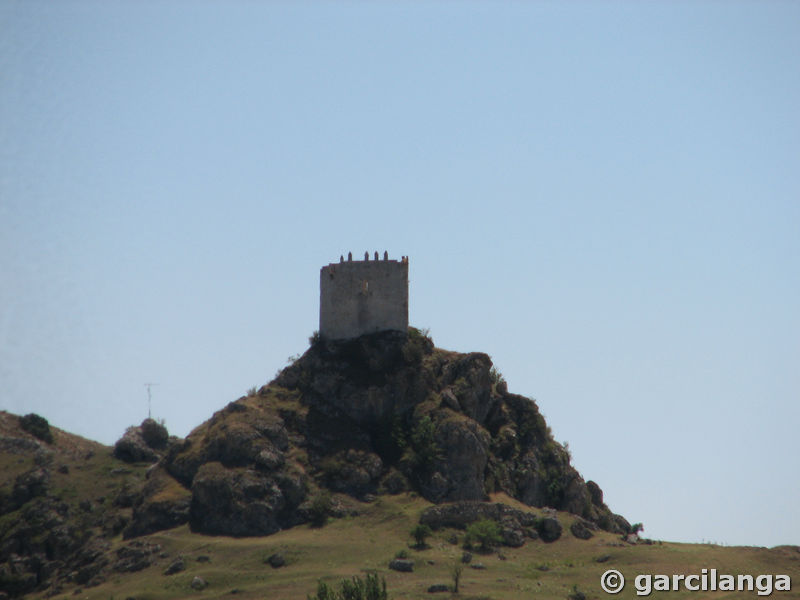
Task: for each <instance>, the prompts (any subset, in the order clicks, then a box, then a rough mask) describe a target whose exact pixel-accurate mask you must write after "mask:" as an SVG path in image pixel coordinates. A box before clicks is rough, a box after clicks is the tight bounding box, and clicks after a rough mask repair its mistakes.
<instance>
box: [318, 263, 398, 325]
mask: <svg viewBox="0 0 800 600" xmlns="http://www.w3.org/2000/svg"><path fill="white" fill-rule="evenodd" d="M407 330H408V257H407V256H403V257H402V258H401V259H400V260H389V257H388V253H387V252H384V253H383V258H382V259H379V258H378V253H377V252H375V254H374V259H372V260H370V256H369V253H365V255H364V260H353V259H352V253H348V256H347V260H345V258H344V256H341V257H340V258H339V262H338V263H331V264H329V265H327V266H325V267H322V268H321V269H320V303H319V333H320V336H321V337H323V338H326V339H333V340H338V339H349V338H354V337H358V336H360V335H363V334H365V333H375V332H378V331H401V332H404V333H405V332H406V331H407Z"/></svg>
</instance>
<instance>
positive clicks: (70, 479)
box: [0, 328, 631, 596]
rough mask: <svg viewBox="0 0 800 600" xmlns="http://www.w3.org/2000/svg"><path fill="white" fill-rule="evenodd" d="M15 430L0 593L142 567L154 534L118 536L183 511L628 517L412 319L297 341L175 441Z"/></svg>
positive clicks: (479, 374) (537, 424) (195, 525)
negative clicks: (111, 441) (382, 328)
mask: <svg viewBox="0 0 800 600" xmlns="http://www.w3.org/2000/svg"><path fill="white" fill-rule="evenodd" d="M45 425H46V422H45ZM40 426H41V424H40ZM34 429H35V424H34ZM40 429H41V427H40ZM31 431H32V430H31V428H30V424H29V425H28V429H27V430H26V429H25V428H24V427H23V425H22V421H20V420H19V418H17V417H14V416H13V415H8V414H7V413H4V414H3V419H2V431H0V433H1V434H2V438H0V443H1V444H2V450H3V460H4V463H5V464H4V468H5V469H6V470H5V471H4V477H3V486H2V487H0V513H2V516H0V560H1V561H2V562H3V564H2V565H1V566H0V590H2V592H0V594H2V593H6V594H8V595H10V596H18V595H21V594H25V593H27V592H30V591H34V590H44V589H49V591H50V593H58V592H59V591H60V590H61V589H62V588H63V587H64V586H66V585H76V584H77V585H84V586H86V585H88V586H95V585H99V584H101V583H102V582H103V581H105V580H106V579H107V577H108V576H109V574H110V573H114V572H116V573H122V572H125V571H126V570H131V571H134V570H138V569H142V568H146V567H147V566H148V565H150V564H152V563H153V561H155V560H157V559H156V557H157V555H158V549H157V548H155V547H154V546H152V545H151V544H149V543H148V542H146V541H139V540H135V539H134V538H140V537H141V536H145V535H148V534H152V533H154V532H158V531H162V530H166V529H169V528H174V527H176V526H179V525H183V524H186V523H188V525H189V526H190V528H191V530H192V531H194V532H197V533H203V534H221V535H229V536H237V537H244V536H269V535H272V534H275V533H276V532H279V531H281V530H286V529H289V528H292V527H294V526H297V525H300V524H303V523H309V522H310V523H321V522H324V521H325V520H326V519H327V518H328V517H329V516H333V517H337V516H344V515H348V514H349V515H353V514H358V513H359V512H360V511H362V510H363V507H365V506H368V505H369V503H371V502H373V501H374V500H375V499H376V497H380V496H381V495H395V494H400V493H409V492H410V493H413V494H418V495H419V496H421V497H422V498H424V499H426V500H428V501H430V502H432V503H434V504H439V505H441V507H440V509H436V510H429V511H426V513H425V514H424V515H423V516H422V521H423V522H425V523H429V524H430V525H431V526H433V527H434V528H436V527H464V526H466V524H468V522H469V521H470V520H477V519H485V518H488V519H492V520H495V521H497V522H498V523H501V524H502V525H503V530H502V534H503V539H504V541H505V543H506V544H507V545H509V546H520V545H522V544H523V543H524V539H525V536H527V537H528V538H537V537H541V538H542V539H544V540H545V541H551V540H552V539H556V538H557V537H558V536H559V535H560V533H561V526H560V525H559V524H558V523H555V524H553V523H548V522H546V519H535V518H533V517H532V516H531V515H530V514H527V513H525V512H524V511H522V512H520V510H519V509H513V510H512V509H511V508H509V507H507V506H504V505H502V504H496V503H494V504H492V503H487V504H474V503H475V502H482V501H486V500H489V498H490V495H494V496H495V497H497V496H498V495H500V496H502V497H507V498H509V499H513V500H514V501H518V502H519V503H520V505H521V506H526V505H527V506H530V507H550V508H552V509H556V510H559V511H566V512H569V513H572V514H573V515H574V516H575V522H574V523H573V533H574V535H575V536H576V537H581V536H582V535H586V536H587V537H588V536H591V533H590V531H592V530H594V531H597V530H598V529H600V530H605V531H607V532H611V533H616V534H622V535H626V534H628V533H630V532H631V528H630V525H629V524H628V522H627V521H626V520H625V519H624V518H622V517H621V516H619V515H615V514H613V513H612V512H611V511H610V510H609V508H608V507H607V506H606V505H605V504H604V503H603V494H602V491H601V490H600V488H599V486H597V484H595V483H593V482H591V481H589V482H585V481H584V479H583V478H582V477H581V476H580V474H579V473H578V472H577V471H575V469H574V468H573V467H572V466H571V465H570V463H569V454H568V452H567V451H566V450H565V449H564V448H563V447H562V446H561V445H560V444H558V443H557V442H555V441H554V440H553V437H552V435H551V433H550V430H549V428H548V427H547V424H546V423H545V420H544V418H543V417H542V415H541V414H540V412H539V410H538V408H537V406H536V403H535V402H534V401H533V400H531V399H529V398H525V397H523V396H519V395H516V394H512V393H509V391H508V389H507V386H506V383H505V381H504V380H503V378H502V377H501V376H500V375H499V372H498V371H497V370H496V369H495V368H494V367H493V365H492V362H491V360H490V358H489V357H488V356H487V355H486V354H481V353H470V354H461V353H456V352H450V351H446V350H442V349H438V348H435V347H434V345H433V342H432V341H431V339H430V338H428V337H427V336H426V335H424V334H423V333H422V332H420V331H418V330H416V329H413V328H412V329H410V330H409V333H408V335H404V334H399V333H393V332H386V333H380V334H374V335H368V336H362V337H361V338H358V339H355V340H348V341H343V342H335V343H334V342H326V341H323V340H320V339H317V338H313V339H312V343H311V346H310V348H309V349H308V350H307V351H306V353H305V354H304V355H303V356H302V357H300V358H299V359H297V360H296V361H294V363H293V364H291V365H290V366H288V367H287V368H285V369H284V370H283V371H282V372H280V373H279V374H278V376H277V377H276V378H275V379H274V380H273V381H272V382H271V383H269V384H267V385H265V386H264V387H262V388H261V389H260V390H258V391H254V393H252V394H250V395H248V396H246V397H242V398H240V399H238V400H236V401H235V402H232V403H230V404H229V405H228V406H226V407H225V408H224V409H222V410H220V411H219V412H217V413H216V414H214V416H213V417H212V418H211V419H209V420H208V421H207V422H205V423H203V424H202V425H200V426H199V427H197V428H196V429H195V430H194V431H192V433H191V434H190V435H189V436H188V437H187V438H186V439H178V438H174V437H172V438H171V437H169V436H168V435H167V432H166V429H164V428H163V427H162V426H160V425H159V424H157V423H155V422H153V421H145V422H144V423H142V425H141V426H140V427H133V428H130V429H129V430H128V431H127V432H126V433H125V435H124V436H123V437H122V438H121V439H120V440H119V441H118V442H117V444H116V446H115V448H114V451H113V456H112V453H111V451H110V449H107V448H105V447H103V446H100V445H99V444H94V443H92V442H88V441H86V440H81V439H80V438H77V437H76V436H70V435H69V434H66V433H64V432H60V431H58V430H55V429H54V428H53V430H52V431H53V432H54V433H55V435H54V436H53V439H51V440H49V441H48V440H47V439H46V436H44V437H42V436H41V435H39V436H37V435H35V433H36V431H34V432H33V433H31ZM451 503H457V504H451ZM448 507H449V508H448ZM470 515H472V516H470ZM473 517H474V518H473ZM552 520H554V519H552ZM576 524H577V529H575V528H574V527H575V525H576ZM537 529H538V533H537ZM120 536H121V539H120ZM113 540H120V541H119V542H118V543H117V542H113V543H112V541H113ZM115 544H116V545H115ZM119 544H122V545H119Z"/></svg>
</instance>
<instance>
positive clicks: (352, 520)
mask: <svg viewBox="0 0 800 600" xmlns="http://www.w3.org/2000/svg"><path fill="white" fill-rule="evenodd" d="M497 500H502V501H506V500H507V499H506V498H497ZM508 503H509V504H512V503H513V501H511V500H508ZM427 506H429V504H428V503H427V502H426V501H425V500H422V499H420V498H417V497H412V496H411V495H407V494H406V495H400V496H384V497H381V498H380V499H378V500H377V501H376V502H374V503H372V504H364V505H361V506H360V508H361V509H362V513H361V514H360V515H359V516H356V517H348V518H344V519H338V520H333V521H331V522H330V523H329V524H328V525H326V526H325V527H324V528H322V529H313V528H310V527H308V526H301V527H297V528H294V529H291V530H288V531H282V532H280V533H278V534H276V535H273V536H270V537H265V538H246V539H234V538H227V537H210V536H202V535H197V534H192V533H191V532H190V531H189V529H188V527H186V526H183V527H178V528H175V529H172V530H169V531H164V532H160V533H158V534H154V535H152V536H148V537H147V539H149V540H150V541H153V542H157V543H159V544H161V545H162V548H163V550H164V551H165V552H166V553H167V554H168V555H169V556H166V557H164V558H161V559H159V562H158V564H156V565H153V566H151V567H150V568H148V569H146V570H144V571H141V572H139V573H132V574H113V575H112V576H111V577H109V579H108V581H107V582H106V583H104V584H102V585H100V586H98V587H96V588H88V589H84V590H82V591H81V592H80V593H79V594H77V595H75V596H73V595H72V590H67V594H65V596H64V597H65V598H66V597H77V598H88V599H95V598H97V599H103V600H107V599H109V598H119V599H122V598H128V597H134V598H136V599H137V600H146V599H153V600H155V599H161V598H163V599H173V598H187V597H191V598H218V597H236V598H281V599H287V600H291V599H305V598H306V597H307V596H308V594H311V593H314V592H315V591H316V582H317V581H318V579H319V578H323V579H324V580H326V581H330V582H335V581H337V580H338V579H340V578H342V577H349V576H352V575H357V574H360V573H363V572H365V571H370V570H375V571H377V572H378V573H380V574H381V575H382V576H385V578H386V581H387V584H388V588H389V591H390V597H392V598H397V599H400V598H443V597H444V598H448V597H449V596H450V594H446V593H445V594H436V595H431V594H428V593H427V592H426V590H427V588H428V586H429V585H431V584H434V583H450V581H451V579H450V567H451V566H452V565H453V564H454V563H456V561H458V559H459V558H460V557H461V554H462V552H463V550H462V549H461V547H460V546H456V545H452V544H450V543H449V542H448V541H447V539H448V537H449V536H450V534H452V533H453V531H448V530H443V531H440V532H436V533H435V534H434V536H433V537H432V538H431V539H430V540H429V546H430V547H429V548H428V549H426V550H422V551H417V550H414V549H412V548H410V547H409V544H410V543H411V539H410V538H409V536H408V532H409V531H410V529H411V528H412V526H413V525H414V524H415V523H416V522H417V519H418V517H419V514H420V513H421V511H422V510H424V509H425V508H426V507H427ZM559 518H560V520H561V521H562V523H563V524H564V525H566V526H568V525H569V523H571V520H572V519H571V517H570V516H569V515H568V514H560V515H559ZM457 533H460V532H457ZM115 543H116V545H120V544H122V541H121V540H119V539H117V540H116V542H115ZM402 549H405V550H406V551H407V552H408V554H409V557H410V558H412V559H413V560H414V561H415V570H414V573H410V574H408V573H396V572H394V571H391V570H389V569H388V568H387V564H388V562H389V561H390V560H391V559H392V558H393V557H394V555H395V553H396V552H398V551H399V550H402ZM278 550H281V551H283V552H284V553H285V555H286V557H287V559H288V561H289V564H288V565H287V566H285V567H283V568H279V569H273V568H272V567H270V566H269V565H268V564H266V563H265V561H266V559H267V558H268V557H269V556H270V555H271V554H272V553H273V552H276V551H278ZM501 552H502V554H503V555H504V556H505V560H501V558H500V557H499V555H498V553H496V552H495V553H492V554H489V555H479V554H477V553H474V557H473V563H475V562H481V563H483V564H484V565H485V566H486V569H485V570H475V569H471V568H469V567H467V568H465V569H464V570H463V574H462V578H461V594H460V595H459V596H457V597H460V598H465V599H466V598H492V599H496V600H501V599H512V598H514V599H516V598H528V597H531V596H532V595H534V594H535V595H536V596H538V597H541V598H558V599H564V598H566V597H567V595H568V594H569V593H570V592H571V591H572V589H573V586H575V585H577V587H578V589H579V590H581V591H582V592H584V593H585V594H586V595H587V597H588V598H602V597H606V594H605V593H603V592H602V591H601V589H600V586H599V578H600V575H601V574H602V573H603V572H604V571H605V570H606V569H609V568H615V569H619V570H620V571H622V572H623V574H625V575H626V577H627V578H628V579H629V585H628V587H627V589H626V590H625V591H623V592H622V593H621V594H619V595H618V596H617V597H619V598H633V597H636V595H635V590H634V589H633V587H632V578H633V576H634V575H636V574H638V573H699V572H700V569H701V568H703V567H706V568H716V569H717V570H718V571H719V572H721V573H734V574H736V573H751V574H754V575H755V574H760V573H787V574H790V575H793V578H794V579H795V585H800V552H798V551H797V550H796V549H794V548H792V549H773V550H767V549H763V548H749V547H719V546H711V545H699V544H675V543H663V544H654V545H651V546H645V545H639V546H631V545H628V544H622V543H621V542H620V541H619V540H618V538H617V536H614V535H612V534H607V533H601V534H599V535H597V536H595V537H594V538H592V539H591V540H588V541H582V540H578V539H575V538H574V537H572V535H571V534H570V533H569V532H568V530H567V528H566V527H565V533H564V535H563V536H562V539H561V540H559V541H557V542H555V543H553V544H544V543H542V542H539V541H536V542H530V541H529V542H527V543H526V544H525V546H523V547H522V548H516V549H511V548H503V549H502V550H501ZM178 555H182V556H183V557H184V559H185V562H186V565H187V568H186V571H184V572H181V573H178V574H176V575H171V576H165V575H163V570H164V569H165V568H166V566H167V565H168V564H169V563H170V562H171V561H172V560H173V559H174V558H175V557H176V556H178ZM201 555H205V556H208V557H210V561H209V562H199V561H198V560H197V557H198V556H201ZM603 555H610V556H611V558H610V559H609V560H608V561H607V562H604V563H602V564H601V563H597V562H596V561H595V559H596V558H597V557H599V556H603ZM429 561H430V562H432V563H433V564H430V563H429ZM196 575H199V576H201V577H203V578H204V579H206V580H207V581H208V583H209V587H208V588H207V589H205V590H204V591H202V592H197V591H194V590H192V589H191V587H190V583H191V580H192V578H193V577H194V576H196ZM234 590H237V591H235V592H234ZM706 595H707V594H702V593H700V594H698V593H693V594H690V593H687V592H683V593H682V594H671V597H679V596H687V597H690V596H691V597H696V598H701V597H704V596H706ZM754 595H755V592H751V593H749V594H748V596H750V597H752V596H754ZM713 597H714V598H719V599H720V600H722V599H724V598H733V597H744V594H735V593H726V592H717V593H715V594H713ZM778 597H781V598H787V599H789V598H800V591H798V590H796V589H795V590H793V591H792V592H790V593H780V594H779V596H778Z"/></svg>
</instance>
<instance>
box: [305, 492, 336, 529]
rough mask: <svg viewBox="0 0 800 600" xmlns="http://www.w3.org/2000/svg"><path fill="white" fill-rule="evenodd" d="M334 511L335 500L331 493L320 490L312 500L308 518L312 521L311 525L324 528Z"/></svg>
mask: <svg viewBox="0 0 800 600" xmlns="http://www.w3.org/2000/svg"><path fill="white" fill-rule="evenodd" d="M332 509H333V500H332V499H331V493H330V492H329V491H328V490H326V489H322V490H320V491H319V492H318V493H317V495H316V496H314V498H312V500H311V506H310V507H309V509H308V516H309V518H310V519H311V524H312V525H314V526H315V527H322V526H323V525H325V523H326V522H327V521H328V517H329V516H330V514H331V510H332Z"/></svg>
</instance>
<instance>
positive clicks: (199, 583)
mask: <svg viewBox="0 0 800 600" xmlns="http://www.w3.org/2000/svg"><path fill="white" fill-rule="evenodd" d="M190 585H191V586H192V589H193V590H197V591H201V590H204V589H206V588H207V587H208V582H207V581H206V580H205V579H203V578H202V577H197V576H195V577H194V578H192V583H191V584H190Z"/></svg>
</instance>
